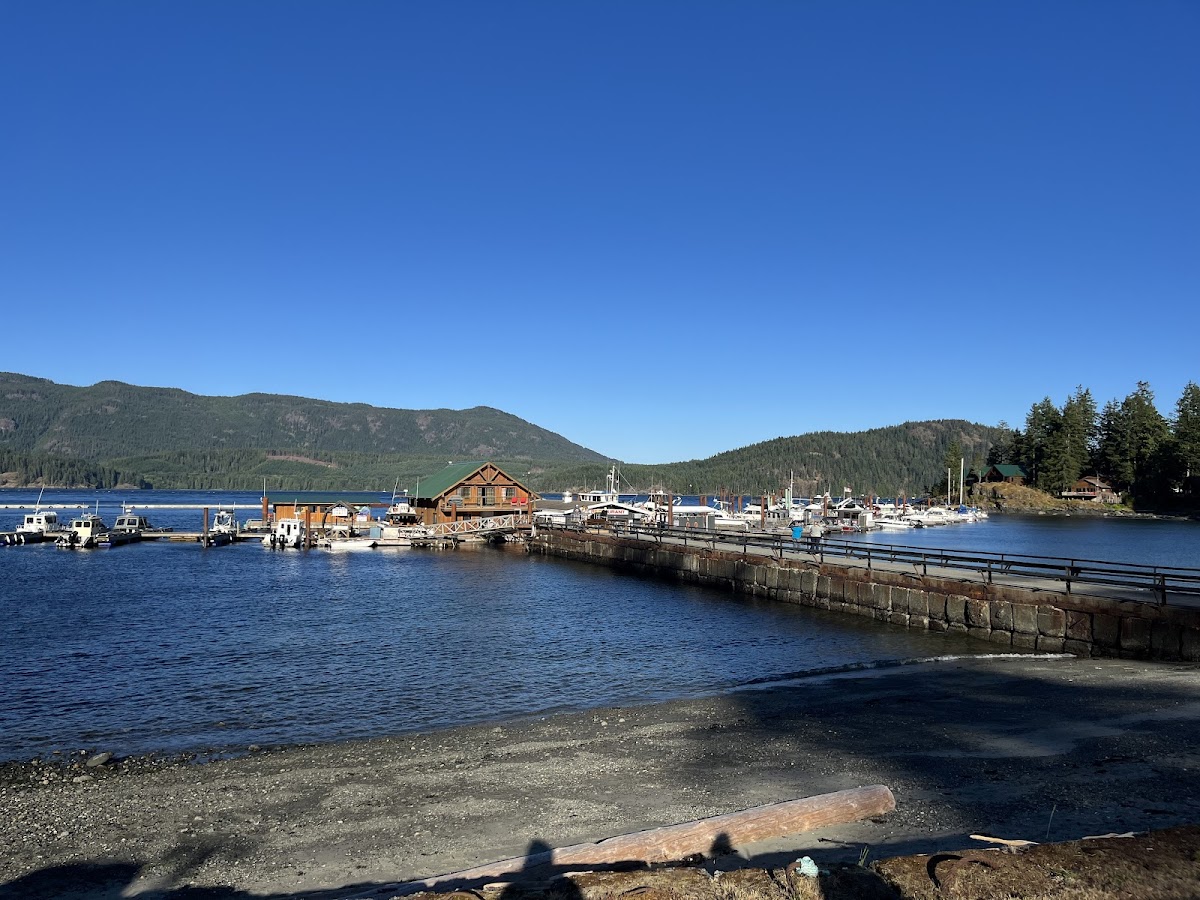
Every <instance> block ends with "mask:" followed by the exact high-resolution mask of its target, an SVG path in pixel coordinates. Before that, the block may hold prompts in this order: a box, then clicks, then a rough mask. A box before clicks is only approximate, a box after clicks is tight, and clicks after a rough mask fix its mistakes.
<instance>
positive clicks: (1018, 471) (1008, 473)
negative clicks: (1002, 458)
mask: <svg viewBox="0 0 1200 900" xmlns="http://www.w3.org/2000/svg"><path fill="white" fill-rule="evenodd" d="M991 469H995V470H996V471H997V472H999V473H1000V474H1001V475H1003V476H1004V477H1005V478H1012V477H1013V476H1015V475H1020V476H1021V477H1022V478H1028V477H1029V473H1028V472H1026V471H1025V470H1024V469H1023V468H1022V467H1021V466H1013V465H1009V464H1008V463H1003V464H1000V465H995V466H992V467H991ZM991 469H988V471H989V472H990V471H991Z"/></svg>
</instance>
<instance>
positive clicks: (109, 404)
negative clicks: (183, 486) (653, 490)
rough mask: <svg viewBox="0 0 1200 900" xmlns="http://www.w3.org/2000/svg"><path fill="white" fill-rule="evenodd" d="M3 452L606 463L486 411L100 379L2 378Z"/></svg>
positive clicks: (76, 455) (517, 420) (0, 436)
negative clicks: (195, 390)
mask: <svg viewBox="0 0 1200 900" xmlns="http://www.w3.org/2000/svg"><path fill="white" fill-rule="evenodd" d="M0 446H3V447H7V448H9V449H11V450H15V451H20V452H26V453H31V452H45V453H52V454H56V455H60V456H66V457H74V458H79V459H89V460H103V459H112V458H119V457H128V456H143V455H147V454H155V453H162V452H170V451H181V450H248V449H261V450H274V451H278V452H279V453H283V454H293V453H297V452H299V453H301V454H302V455H312V454H313V453H316V452H326V453H335V452H350V453H373V454H386V455H402V456H443V455H445V456H447V457H448V458H453V457H459V458H485V457H490V458H503V459H537V460H561V461H564V462H565V461H571V462H586V461H603V460H604V459H605V457H604V456H602V455H601V454H599V453H596V452H595V451H593V450H589V449H588V448H586V447H582V446H580V445H579V444H575V443H572V442H571V441H569V440H567V439H566V438H564V437H563V436H562V435H559V434H555V433H554V432H552V431H547V430H546V429H544V428H539V427H538V426H536V425H533V424H531V423H529V422H526V421H525V420H524V419H520V418H517V417H516V416H514V415H510V414H509V413H506V412H502V411H500V410H498V409H492V408H490V407H486V406H477V407H475V408H473V409H465V410H452V409H424V410H420V409H387V408H383V407H377V406H368V405H367V404H365V403H333V402H330V401H326V400H312V399H309V398H305V397H290V396H284V395H278V394H258V393H255V394H243V395H241V396H237V397H209V396H203V395H199V394H191V393H188V392H187V391H183V390H179V389H177V388H157V387H138V386H136V385H130V384H124V383H123V382H119V381H102V382H99V383H98V384H94V385H91V386H90V387H74V386H71V385H62V384H56V383H55V382H53V381H49V380H47V379H44V378H32V377H29V376H25V375H16V374H12V373H0Z"/></svg>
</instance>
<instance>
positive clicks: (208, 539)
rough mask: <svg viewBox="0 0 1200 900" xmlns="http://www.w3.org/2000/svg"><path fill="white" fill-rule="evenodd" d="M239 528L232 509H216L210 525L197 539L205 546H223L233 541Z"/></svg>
mask: <svg viewBox="0 0 1200 900" xmlns="http://www.w3.org/2000/svg"><path fill="white" fill-rule="evenodd" d="M240 531H241V529H240V528H239V527H238V521H237V516H236V515H234V511H233V510H232V509H220V508H219V509H217V512H216V515H214V516H213V524H212V527H211V528H209V529H208V530H207V531H206V532H204V533H203V534H201V535H200V537H198V538H197V539H196V540H198V541H199V542H200V543H201V544H203V545H204V546H205V547H223V546H225V545H226V544H231V543H233V542H234V541H235V540H236V539H237V536H238V533H239V532H240Z"/></svg>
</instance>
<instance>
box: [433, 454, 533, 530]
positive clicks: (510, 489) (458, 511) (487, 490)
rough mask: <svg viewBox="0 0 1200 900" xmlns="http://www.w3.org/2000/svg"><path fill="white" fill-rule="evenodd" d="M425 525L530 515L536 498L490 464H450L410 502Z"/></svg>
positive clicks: (513, 479) (509, 476) (515, 480)
mask: <svg viewBox="0 0 1200 900" xmlns="http://www.w3.org/2000/svg"><path fill="white" fill-rule="evenodd" d="M411 500H412V504H413V506H414V507H415V508H416V510H417V513H418V514H419V515H420V517H421V523H422V524H424V525H437V524H438V523H440V522H457V521H460V520H462V519H477V518H490V517H492V516H506V515H511V514H512V513H532V512H533V508H534V504H535V502H536V501H537V500H538V495H537V494H536V493H534V492H533V491H531V490H530V489H529V488H527V487H526V486H525V485H523V484H522V483H521V482H519V481H517V479H515V478H514V477H512V476H511V475H509V474H508V473H507V472H505V471H504V470H503V469H501V468H500V467H499V466H497V465H496V464H495V463H492V462H467V463H452V464H450V465H449V466H447V467H446V468H444V469H442V471H440V472H438V473H437V474H436V475H432V476H430V477H428V478H422V479H421V481H420V483H419V484H418V485H417V489H416V493H415V495H414V496H413V497H412V498H411Z"/></svg>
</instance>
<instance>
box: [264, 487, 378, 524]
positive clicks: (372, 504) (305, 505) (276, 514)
mask: <svg viewBox="0 0 1200 900" xmlns="http://www.w3.org/2000/svg"><path fill="white" fill-rule="evenodd" d="M388 503H389V501H388V500H386V499H384V498H383V495H382V494H379V493H374V492H370V491H289V492H286V493H285V492H283V491H279V492H274V493H267V494H266V495H264V496H263V521H278V520H279V519H299V520H301V521H302V522H308V523H310V525H311V528H312V530H313V531H314V532H327V531H344V530H351V529H354V530H358V529H365V528H369V527H370V524H371V523H370V520H371V519H372V518H375V517H376V516H377V513H376V511H377V510H386V509H387V508H388Z"/></svg>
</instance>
